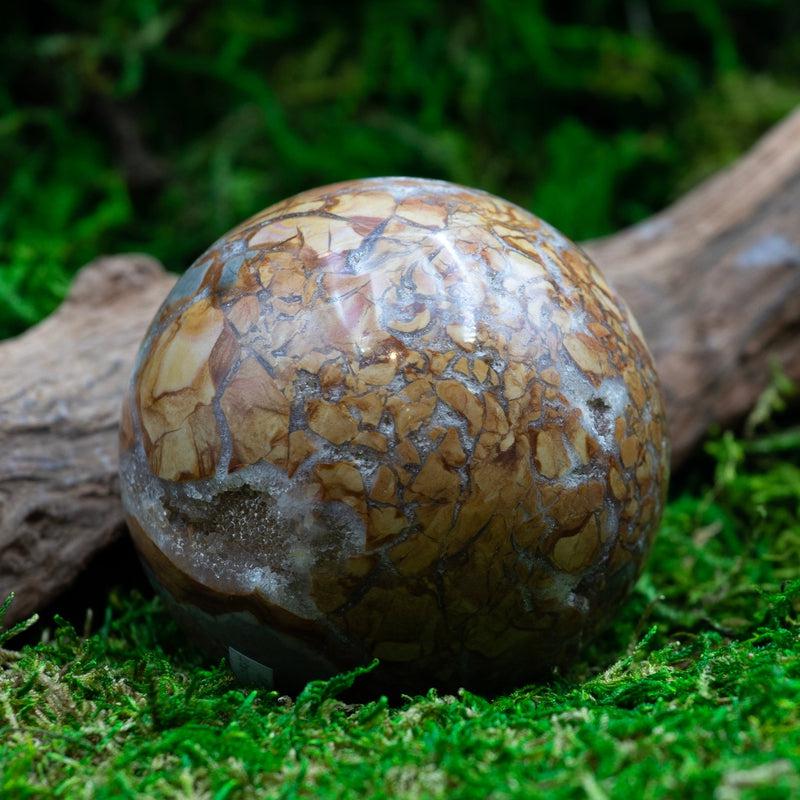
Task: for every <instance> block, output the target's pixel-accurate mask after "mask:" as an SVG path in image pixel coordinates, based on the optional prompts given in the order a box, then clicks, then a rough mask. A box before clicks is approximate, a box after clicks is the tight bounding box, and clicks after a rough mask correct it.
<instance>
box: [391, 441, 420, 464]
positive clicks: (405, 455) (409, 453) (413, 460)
mask: <svg viewBox="0 0 800 800" xmlns="http://www.w3.org/2000/svg"><path fill="white" fill-rule="evenodd" d="M394 452H395V454H396V455H397V458H398V460H399V462H400V463H401V464H419V463H420V460H419V453H418V452H417V448H416V447H414V445H413V444H411V442H409V441H408V439H404V440H403V441H402V442H400V443H399V444H398V445H397V447H395V450H394Z"/></svg>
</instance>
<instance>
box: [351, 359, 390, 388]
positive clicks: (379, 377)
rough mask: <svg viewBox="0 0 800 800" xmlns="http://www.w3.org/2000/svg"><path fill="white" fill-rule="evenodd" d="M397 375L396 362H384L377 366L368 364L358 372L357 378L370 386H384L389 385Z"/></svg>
mask: <svg viewBox="0 0 800 800" xmlns="http://www.w3.org/2000/svg"><path fill="white" fill-rule="evenodd" d="M396 374H397V362H396V361H391V360H390V361H385V362H382V363H379V364H370V365H369V366H367V367H362V368H361V369H360V370H359V371H358V377H359V378H360V379H361V380H362V381H364V383H366V384H369V385H370V386H385V385H386V384H387V383H391V382H392V379H393V378H394V376H395V375H396Z"/></svg>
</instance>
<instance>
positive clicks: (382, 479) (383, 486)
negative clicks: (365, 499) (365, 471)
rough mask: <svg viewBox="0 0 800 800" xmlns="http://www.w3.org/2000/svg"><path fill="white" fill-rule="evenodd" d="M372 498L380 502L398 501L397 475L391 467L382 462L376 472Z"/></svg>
mask: <svg viewBox="0 0 800 800" xmlns="http://www.w3.org/2000/svg"><path fill="white" fill-rule="evenodd" d="M369 496H370V499H372V500H376V501H378V502H379V503H394V502H396V501H397V477H396V476H395V474H394V472H392V470H391V469H389V467H387V466H386V465H385V464H381V465H380V466H379V467H378V469H377V471H376V472H375V480H374V482H373V484H372V491H371V492H370V495H369Z"/></svg>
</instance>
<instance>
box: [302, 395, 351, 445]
mask: <svg viewBox="0 0 800 800" xmlns="http://www.w3.org/2000/svg"><path fill="white" fill-rule="evenodd" d="M306 413H307V415H308V426H309V428H311V430H312V431H314V433H317V434H319V435H320V436H322V437H323V438H325V439H327V440H328V441H329V442H333V444H343V443H344V442H349V441H350V440H351V439H352V438H353V437H354V436H355V435H356V433H358V426H357V425H356V421H355V420H354V419H353V418H352V417H351V416H350V414H349V413H348V412H347V407H346V406H345V404H344V403H329V402H328V401H327V400H317V399H311V400H309V401H308V402H307V403H306Z"/></svg>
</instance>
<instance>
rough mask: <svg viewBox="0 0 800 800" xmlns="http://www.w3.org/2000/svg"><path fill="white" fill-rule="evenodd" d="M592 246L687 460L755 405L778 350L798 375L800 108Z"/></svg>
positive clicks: (676, 447) (676, 450) (679, 454)
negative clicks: (725, 165) (707, 174)
mask: <svg viewBox="0 0 800 800" xmlns="http://www.w3.org/2000/svg"><path fill="white" fill-rule="evenodd" d="M586 249H587V251H588V252H589V254H590V255H591V256H592V258H593V259H594V260H595V261H596V263H597V264H598V265H599V266H600V267H601V268H602V270H603V272H604V273H605V275H606V277H607V278H608V279H609V281H610V282H611V283H612V284H613V285H614V287H615V288H616V289H617V290H618V291H619V293H620V294H621V295H622V296H623V297H624V298H625V299H626V300H627V302H628V304H629V305H630V307H631V308H632V309H633V312H634V314H635V316H636V318H637V320H638V321H639V324H640V325H641V327H642V330H643V331H644V334H645V337H646V339H647V342H648V344H649V346H650V349H651V351H652V353H653V356H654V358H655V362H656V367H657V368H658V373H659V376H660V377H661V381H662V385H663V388H664V392H665V395H666V401H667V409H668V415H669V420H670V432H671V435H672V443H673V462H674V463H676V464H679V463H680V462H681V461H682V460H683V459H684V458H685V457H686V455H687V454H688V453H689V451H690V450H691V449H692V447H694V445H696V444H697V442H698V441H699V440H700V439H701V438H702V437H703V435H704V433H705V432H706V430H707V429H708V426H709V425H710V424H711V423H712V422H719V423H722V424H725V423H729V422H731V421H733V420H735V419H736V418H737V417H740V416H741V415H742V414H744V413H746V412H747V411H748V410H749V409H750V408H751V407H752V405H753V403H754V402H755V400H756V398H757V397H758V395H759V393H760V392H761V391H762V389H763V388H764V386H765V384H766V383H767V380H768V376H769V374H770V364H769V362H770V359H772V358H775V359H777V360H778V361H779V362H780V363H781V365H782V366H783V367H784V369H785V370H786V372H787V373H788V374H789V375H790V376H791V377H793V378H795V379H797V378H800V110H798V111H795V113H794V114H793V115H792V116H790V117H789V118H788V119H786V120H785V121H784V122H783V123H781V124H780V125H778V126H777V127H776V128H774V129H773V130H772V131H771V132H770V133H768V134H767V135H766V136H765V137H764V138H763V139H761V141H760V142H759V143H758V144H757V145H756V146H755V147H754V148H753V150H752V151H751V152H750V153H748V154H747V155H746V156H745V157H744V158H742V159H741V160H740V161H738V162H737V163H736V164H734V165H733V166H732V167H731V168H729V169H727V170H725V171H723V172H721V173H720V174H719V175H717V176H715V177H713V178H711V179H710V180H708V181H706V182H705V183H703V184H702V185H701V186H699V187H698V188H697V189H695V190H694V191H693V192H690V193H689V194H688V195H687V196H686V197H684V198H683V199H682V200H680V201H679V202H677V203H676V204H675V205H673V206H672V207H670V208H668V209H667V210H666V211H663V212H662V213H660V214H656V215H655V216H654V217H651V218H650V219H648V220H646V221H645V222H642V223H640V224H639V225H636V226H635V227H633V228H630V229H629V230H626V231H622V232H621V233H618V234H616V235H614V236H610V237H608V238H606V239H601V240H599V241H597V242H590V243H589V244H588V245H587V246H586Z"/></svg>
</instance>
